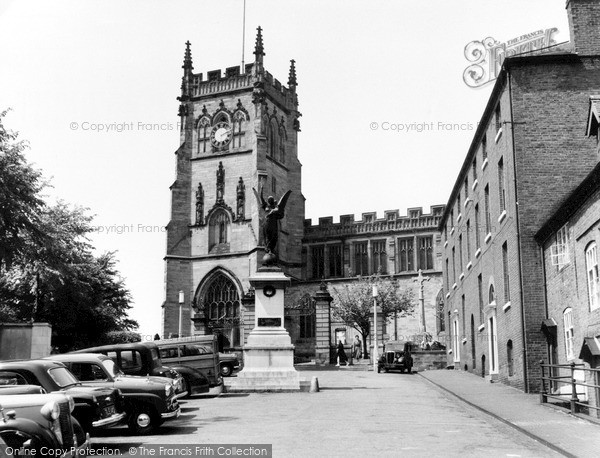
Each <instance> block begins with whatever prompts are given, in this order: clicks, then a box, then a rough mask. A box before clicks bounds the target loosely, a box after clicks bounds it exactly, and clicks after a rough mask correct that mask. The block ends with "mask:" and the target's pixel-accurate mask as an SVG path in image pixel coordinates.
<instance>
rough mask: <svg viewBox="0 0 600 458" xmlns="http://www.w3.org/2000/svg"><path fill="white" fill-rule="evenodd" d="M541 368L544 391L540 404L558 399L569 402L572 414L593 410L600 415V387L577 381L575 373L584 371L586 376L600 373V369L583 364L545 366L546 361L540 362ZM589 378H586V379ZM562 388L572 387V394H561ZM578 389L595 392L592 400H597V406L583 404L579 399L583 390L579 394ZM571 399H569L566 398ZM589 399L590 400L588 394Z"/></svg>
mask: <svg viewBox="0 0 600 458" xmlns="http://www.w3.org/2000/svg"><path fill="white" fill-rule="evenodd" d="M540 367H541V369H542V391H541V392H540V402H541V403H542V404H544V403H547V402H548V398H551V399H556V400H559V401H562V402H567V401H568V402H569V406H570V411H571V413H572V414H575V413H581V412H582V411H585V410H587V411H588V413H589V412H590V411H589V409H593V410H594V411H595V412H596V415H599V414H600V407H598V403H599V402H600V385H596V384H593V383H586V382H585V381H584V380H577V379H576V378H575V371H582V372H583V373H584V374H585V373H586V372H589V373H591V374H594V373H596V374H598V373H600V369H592V368H586V367H584V365H583V364H575V363H571V364H544V361H543V360H542V361H540ZM586 378H587V377H584V379H586ZM561 386H570V388H571V389H570V390H569V391H570V394H566V393H561V392H560V387H561ZM578 387H587V388H592V389H594V390H595V393H594V396H592V399H595V401H596V405H591V404H590V403H589V402H583V401H581V400H580V399H579V394H580V393H582V391H583V390H581V389H580V390H579V394H578V392H577V388H578ZM569 395H570V398H569V399H567V398H566V396H569ZM587 398H588V399H589V398H590V395H589V393H587Z"/></svg>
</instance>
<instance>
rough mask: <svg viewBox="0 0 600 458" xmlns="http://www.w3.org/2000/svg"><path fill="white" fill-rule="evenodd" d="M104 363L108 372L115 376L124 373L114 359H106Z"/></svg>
mask: <svg viewBox="0 0 600 458" xmlns="http://www.w3.org/2000/svg"><path fill="white" fill-rule="evenodd" d="M102 365H103V366H104V367H105V368H106V370H107V371H108V373H109V374H110V375H112V376H113V377H118V376H120V375H123V372H121V368H120V367H119V366H117V365H116V364H115V362H114V361H113V360H112V359H105V360H104V361H102Z"/></svg>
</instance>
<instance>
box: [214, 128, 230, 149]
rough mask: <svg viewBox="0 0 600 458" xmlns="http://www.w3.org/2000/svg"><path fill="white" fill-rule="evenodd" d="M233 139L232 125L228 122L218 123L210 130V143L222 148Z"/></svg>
mask: <svg viewBox="0 0 600 458" xmlns="http://www.w3.org/2000/svg"><path fill="white" fill-rule="evenodd" d="M230 141H231V126H230V125H229V124H227V123H226V122H219V123H217V124H216V125H215V126H214V127H213V128H212V130H211V132H210V143H211V144H212V145H213V146H215V147H217V148H222V147H224V146H226V145H227V144H228V143H229V142H230Z"/></svg>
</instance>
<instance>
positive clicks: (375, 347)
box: [372, 285, 379, 371]
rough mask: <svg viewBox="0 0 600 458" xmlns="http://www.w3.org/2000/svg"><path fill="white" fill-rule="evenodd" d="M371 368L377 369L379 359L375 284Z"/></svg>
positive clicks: (374, 287) (375, 291) (375, 289)
mask: <svg viewBox="0 0 600 458" xmlns="http://www.w3.org/2000/svg"><path fill="white" fill-rule="evenodd" d="M373 335H374V337H375V339H374V345H373V353H372V356H373V370H374V371H377V360H378V359H379V352H378V351H377V286H375V285H373Z"/></svg>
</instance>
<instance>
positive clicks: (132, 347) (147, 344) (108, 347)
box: [72, 342, 156, 353]
mask: <svg viewBox="0 0 600 458" xmlns="http://www.w3.org/2000/svg"><path fill="white" fill-rule="evenodd" d="M141 347H146V348H156V344H155V343H154V342H133V343H120V344H110V345H101V346H99V347H89V348H82V349H81V350H75V351H73V352H72V353H95V352H99V351H111V350H114V349H115V348H118V349H119V350H136V349H139V348H141Z"/></svg>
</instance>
